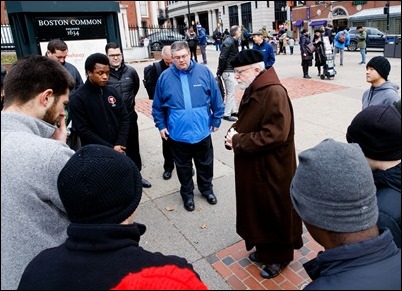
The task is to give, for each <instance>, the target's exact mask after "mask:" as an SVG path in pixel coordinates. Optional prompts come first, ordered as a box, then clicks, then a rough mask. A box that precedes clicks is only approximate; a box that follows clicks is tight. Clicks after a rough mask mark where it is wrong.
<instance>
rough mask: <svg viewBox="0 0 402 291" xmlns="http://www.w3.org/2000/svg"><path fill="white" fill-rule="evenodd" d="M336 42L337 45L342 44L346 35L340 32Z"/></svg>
mask: <svg viewBox="0 0 402 291" xmlns="http://www.w3.org/2000/svg"><path fill="white" fill-rule="evenodd" d="M337 41H338V42H339V43H344V42H345V41H346V33H344V32H341V33H340V34H339V35H338V39H337Z"/></svg>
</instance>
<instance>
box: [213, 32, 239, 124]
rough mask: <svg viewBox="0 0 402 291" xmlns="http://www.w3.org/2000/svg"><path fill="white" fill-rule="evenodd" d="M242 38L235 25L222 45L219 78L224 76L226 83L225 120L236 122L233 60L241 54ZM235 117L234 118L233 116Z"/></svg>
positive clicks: (236, 109)
mask: <svg viewBox="0 0 402 291" xmlns="http://www.w3.org/2000/svg"><path fill="white" fill-rule="evenodd" d="M240 37H241V29H240V27H239V26H237V25H234V26H232V27H231V28H230V36H229V37H227V38H225V39H224V41H223V44H222V50H221V53H220V55H219V62H218V70H217V71H216V75H217V76H222V78H223V81H224V82H225V88H226V97H225V113H224V116H223V119H224V120H227V121H231V122H234V121H236V120H237V117H235V115H237V111H238V108H237V105H236V99H235V86H236V85H237V81H236V80H235V77H234V71H233V66H232V65H231V63H230V62H231V61H232V59H233V58H234V57H235V55H236V54H237V53H238V52H239V42H238V41H239V38H240ZM232 115H233V116H232Z"/></svg>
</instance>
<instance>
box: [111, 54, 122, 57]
mask: <svg viewBox="0 0 402 291" xmlns="http://www.w3.org/2000/svg"><path fill="white" fill-rule="evenodd" d="M108 57H109V58H119V57H121V54H115V55H108Z"/></svg>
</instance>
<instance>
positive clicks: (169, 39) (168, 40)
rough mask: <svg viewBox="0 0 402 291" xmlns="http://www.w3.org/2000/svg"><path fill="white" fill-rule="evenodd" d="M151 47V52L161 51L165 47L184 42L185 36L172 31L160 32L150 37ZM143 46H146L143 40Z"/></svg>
mask: <svg viewBox="0 0 402 291" xmlns="http://www.w3.org/2000/svg"><path fill="white" fill-rule="evenodd" d="M147 38H148V40H149V45H150V46H151V50H153V51H160V50H162V48H163V47H164V46H165V45H171V44H172V43H174V42H175V41H178V40H184V39H185V37H184V35H182V34H180V33H178V32H175V31H171V30H165V31H158V32H155V33H152V34H150V35H148V37H147ZM141 43H142V45H144V39H142V40H141Z"/></svg>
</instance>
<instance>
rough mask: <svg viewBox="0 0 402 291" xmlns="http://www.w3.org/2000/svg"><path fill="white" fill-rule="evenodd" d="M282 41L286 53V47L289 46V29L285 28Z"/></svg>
mask: <svg viewBox="0 0 402 291" xmlns="http://www.w3.org/2000/svg"><path fill="white" fill-rule="evenodd" d="M280 41H281V42H282V51H281V52H283V54H284V55H286V47H287V46H288V34H287V29H285V30H284V32H283V33H282V35H281V36H280Z"/></svg>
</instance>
